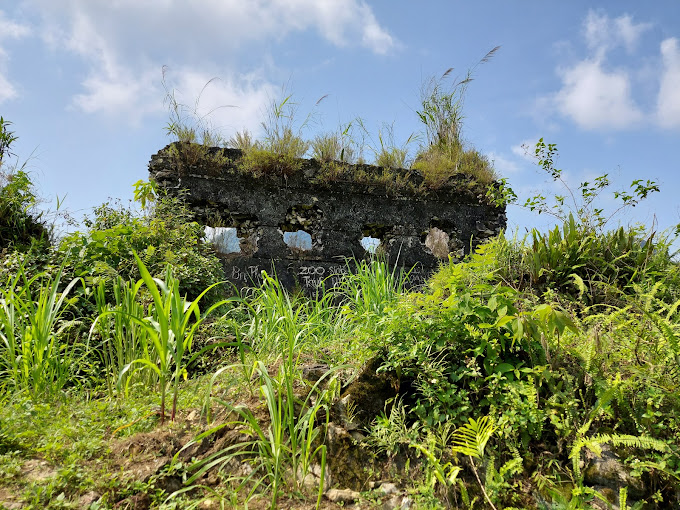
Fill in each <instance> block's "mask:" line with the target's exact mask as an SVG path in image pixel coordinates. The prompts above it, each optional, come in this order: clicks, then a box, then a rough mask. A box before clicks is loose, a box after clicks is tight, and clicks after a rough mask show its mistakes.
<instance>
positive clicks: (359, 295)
mask: <svg viewBox="0 0 680 510" xmlns="http://www.w3.org/2000/svg"><path fill="white" fill-rule="evenodd" d="M347 264H348V272H347V274H346V275H344V276H343V278H342V280H340V283H339V284H338V285H337V287H336V288H335V291H336V293H337V294H339V295H340V296H341V297H342V299H343V300H344V301H345V306H346V308H345V309H346V310H349V311H351V313H352V314H353V315H354V316H355V317H356V318H361V319H368V320H369V322H370V320H371V319H375V318H378V317H381V316H382V315H383V314H384V312H385V309H386V308H387V307H388V306H389V305H391V304H392V303H394V302H395V301H396V299H397V297H398V296H399V295H400V294H402V293H403V292H404V290H405V288H406V283H407V281H408V277H409V275H410V271H405V270H404V269H402V268H400V267H398V266H396V265H395V266H394V267H393V268H391V269H390V267H389V264H388V263H387V261H385V260H384V259H382V258H380V257H373V258H371V259H370V260H361V261H359V262H357V261H356V260H348V261H347Z"/></svg>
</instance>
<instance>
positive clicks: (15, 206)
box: [0, 117, 48, 251]
mask: <svg viewBox="0 0 680 510" xmlns="http://www.w3.org/2000/svg"><path fill="white" fill-rule="evenodd" d="M10 125H11V122H8V121H6V120H5V119H3V118H2V117H0V246H1V247H2V248H5V249H14V250H19V251H26V250H27V249H28V248H30V247H31V246H33V245H34V244H35V243H37V244H39V245H43V247H44V245H46V244H47V242H48V231H47V229H46V228H45V225H44V224H43V222H42V221H41V214H40V213H35V206H36V205H37V202H38V199H37V196H36V194H35V191H34V190H33V183H32V182H31V179H30V178H29V176H28V174H27V173H26V172H25V171H24V167H25V164H24V165H23V166H21V167H20V168H18V169H17V167H16V166H14V167H12V168H7V167H6V162H5V158H6V157H7V156H13V155H14V154H13V153H12V152H11V149H12V144H13V143H14V142H15V141H16V140H17V137H16V136H15V135H14V133H13V132H12V131H9V129H8V126H10Z"/></svg>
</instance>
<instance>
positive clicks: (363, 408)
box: [335, 358, 398, 430]
mask: <svg viewBox="0 0 680 510" xmlns="http://www.w3.org/2000/svg"><path fill="white" fill-rule="evenodd" d="M381 364H382V361H381V360H380V359H379V358H374V359H372V360H371V361H369V362H368V363H367V364H366V366H365V367H364V368H363V369H362V370H361V372H360V373H359V375H358V376H357V378H356V379H355V380H354V381H353V382H351V383H350V385H349V386H348V387H347V388H346V389H345V390H344V391H343V392H342V395H341V396H340V401H339V403H338V405H337V406H336V409H335V411H336V412H337V413H339V415H340V417H341V420H342V422H343V425H345V427H346V428H347V429H348V430H354V429H356V428H357V427H367V426H369V425H370V424H371V422H372V421H373V419H374V418H375V417H376V416H378V415H380V414H381V413H382V412H384V411H385V405H386V403H387V402H388V401H389V400H391V399H393V398H394V397H396V395H397V387H398V381H397V378H396V376H395V375H394V374H392V373H389V372H382V373H377V370H378V368H380V365H381ZM350 410H351V413H349V414H351V416H348V411H350Z"/></svg>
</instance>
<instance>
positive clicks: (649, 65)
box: [0, 0, 680, 232]
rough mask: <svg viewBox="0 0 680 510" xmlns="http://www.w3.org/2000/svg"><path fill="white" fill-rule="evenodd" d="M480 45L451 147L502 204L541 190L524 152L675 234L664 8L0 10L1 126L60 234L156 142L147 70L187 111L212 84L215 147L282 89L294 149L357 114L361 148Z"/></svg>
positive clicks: (672, 53) (13, 5)
mask: <svg viewBox="0 0 680 510" xmlns="http://www.w3.org/2000/svg"><path fill="white" fill-rule="evenodd" d="M497 45H500V46H501V49H500V50H499V51H498V53H497V54H496V55H495V57H494V58H493V60H492V61H491V62H489V63H487V64H485V65H482V66H479V67H478V68H477V69H476V71H475V80H474V81H473V82H472V83H471V84H470V86H469V89H468V93H467V96H466V101H465V110H464V114H465V121H464V128H463V129H464V137H465V139H466V140H467V142H468V143H469V144H470V145H471V146H474V147H475V148H477V149H478V150H479V151H481V152H482V153H484V154H486V155H488V156H489V157H490V159H492V160H493V161H494V163H495V168H496V170H497V171H498V173H499V174H500V175H501V176H504V177H507V178H508V180H509V182H510V184H511V186H512V187H513V188H514V189H515V191H516V192H517V193H518V195H519V196H520V199H521V200H522V199H524V198H526V197H528V196H530V195H531V194H533V193H535V192H536V191H540V190H545V191H547V192H551V191H555V190H556V189H557V188H555V187H554V186H553V185H552V184H551V183H549V182H546V179H545V177H544V176H543V175H541V174H540V173H539V171H538V169H537V167H536V165H535V163H534V162H533V161H532V160H531V159H530V158H527V157H526V155H525V154H524V151H523V150H522V149H521V146H522V144H530V145H533V144H534V143H535V141H536V140H537V139H538V138H539V137H543V138H544V139H545V140H546V142H551V143H556V144H557V145H558V148H559V150H560V158H559V160H558V161H557V166H558V167H560V168H562V169H564V171H565V176H566V177H567V179H568V180H569V182H571V183H572V185H574V186H577V185H578V183H579V182H582V181H584V180H592V178H593V177H594V176H596V175H599V174H600V173H603V172H607V173H609V176H610V179H611V180H612V181H613V183H614V187H615V188H622V187H627V186H628V185H629V184H630V182H631V181H632V180H633V179H645V180H646V179H652V180H656V181H658V182H659V184H660V186H661V190H662V191H661V193H658V194H655V195H653V196H651V197H650V198H649V199H648V201H647V202H646V203H645V204H644V205H641V206H639V207H638V208H636V209H635V210H633V211H632V212H631V213H630V214H628V215H627V216H623V217H621V221H623V222H629V221H636V222H641V223H644V224H647V225H652V224H655V225H656V227H657V228H658V229H664V228H668V227H670V226H673V225H675V224H677V223H679V222H680V201H679V200H678V195H679V193H680V176H679V172H678V170H679V168H678V166H679V165H678V156H677V150H678V146H679V142H680V5H678V2H677V1H676V0H659V1H654V2H640V1H637V0H635V1H625V0H616V1H609V2H599V3H594V2H583V1H577V0H576V1H569V2H564V1H560V2H558V1H544V2H538V1H535V2H528V1H526V2H508V1H507V0H498V1H485V2H463V1H453V0H448V1H443V0H442V1H438V0H432V1H424V2H412V1H399V0H390V1H387V0H382V1H375V2H365V1H362V0H143V1H141V0H117V1H111V0H59V1H55V0H2V1H1V2H0V115H2V116H3V117H4V118H5V119H8V120H10V121H12V122H13V130H14V131H15V132H16V134H17V135H18V136H19V141H18V142H17V143H16V145H15V152H16V153H17V154H18V155H19V156H20V159H22V160H24V159H26V158H28V157H29V156H30V155H31V154H32V155H33V156H32V158H31V159H30V162H29V167H30V170H31V172H32V174H33V177H34V180H35V182H36V183H37V185H38V187H39V190H40V193H41V195H42V196H43V197H44V198H45V200H46V204H45V206H46V207H49V206H50V204H52V205H51V207H54V201H55V197H57V196H58V197H60V199H63V198H64V197H65V200H64V204H65V207H66V208H67V209H68V210H70V211H71V212H72V214H73V215H74V216H75V217H76V218H79V217H81V216H82V215H83V214H87V213H91V211H92V208H93V207H94V206H96V205H98V204H100V203H102V202H103V201H105V200H107V198H108V197H117V198H122V199H125V200H127V199H129V198H130V197H131V194H132V187H131V186H132V183H134V182H135V181H137V180H138V179H146V178H147V163H148V161H149V159H150V156H151V154H153V153H155V152H156V151H158V150H159V149H161V148H162V147H163V146H165V145H166V144H167V143H168V142H169V139H168V137H167V135H166V133H165V131H164V126H165V125H166V124H167V122H168V111H167V107H166V105H164V101H163V100H164V96H165V91H164V89H163V84H162V68H163V67H164V66H167V70H166V75H165V77H166V85H168V86H169V87H171V88H173V89H175V90H176V93H177V97H178V98H179V99H180V100H181V101H183V102H185V103H186V104H188V105H193V104H194V101H195V100H196V98H197V97H198V96H199V94H200V93H201V89H202V88H203V87H204V86H205V84H206V83H207V82H208V81H209V80H211V79H212V78H217V79H216V80H213V81H212V82H211V83H210V84H209V85H208V86H207V87H206V88H205V89H204V90H203V93H202V94H201V96H200V103H199V105H198V107H199V111H200V112H201V113H205V112H208V111H210V110H212V109H214V108H216V107H219V106H224V105H230V106H232V107H225V108H219V109H217V110H216V111H215V112H214V113H213V114H212V115H211V117H210V119H211V122H212V124H213V126H215V127H216V128H219V129H221V130H222V132H223V133H224V135H225V137H226V138H229V137H230V136H231V135H232V134H233V133H234V132H235V131H236V130H240V129H243V128H248V129H250V130H251V131H253V132H254V133H255V134H258V133H260V132H261V131H260V122H261V121H262V120H263V116H264V112H265V108H266V106H267V103H268V101H270V100H271V99H276V98H277V97H281V96H280V93H281V89H282V87H283V86H285V87H287V90H288V91H289V92H292V93H293V94H294V96H293V97H294V100H295V101H296V102H297V103H298V113H299V117H298V118H299V119H300V120H301V121H302V120H303V119H304V118H305V117H306V116H307V114H309V113H312V114H313V115H312V119H313V120H312V122H310V123H309V124H308V126H307V128H306V130H305V131H303V133H304V134H305V135H306V136H308V137H309V138H312V137H313V136H314V135H315V134H316V133H318V132H322V131H333V130H337V129H338V126H339V125H341V124H343V123H346V122H349V121H351V120H352V119H355V118H357V117H360V118H361V119H363V122H364V124H365V125H366V126H367V128H368V129H369V131H371V132H372V136H373V141H374V142H375V141H376V140H377V133H378V130H379V129H380V127H381V126H382V125H383V124H384V123H387V124H393V126H394V134H395V137H396V141H397V142H398V143H403V142H404V141H405V140H406V139H407V138H408V137H409V136H410V135H411V134H412V133H417V132H419V131H421V130H422V126H421V125H419V122H418V119H417V116H416V114H415V111H416V110H417V109H418V106H419V97H420V89H421V85H422V83H423V82H424V80H427V79H428V78H429V77H430V76H436V75H441V73H443V72H444V71H446V70H447V69H448V68H450V67H454V69H455V70H454V73H453V74H454V75H458V76H464V75H465V73H466V71H467V69H468V68H470V67H471V66H474V64H475V63H477V62H478V61H479V60H480V58H482V57H483V56H484V55H485V54H486V52H487V51H489V50H490V49H492V48H493V47H495V46H497ZM324 95H328V96H327V98H326V99H325V100H324V101H323V102H322V103H320V104H319V105H318V106H315V103H316V101H317V99H319V98H320V97H321V96H324ZM368 141H369V143H370V140H368ZM412 149H413V150H414V151H415V150H416V149H417V143H416V144H414V145H412ZM369 159H370V154H369ZM604 205H605V207H609V208H610V209H611V208H612V207H614V203H613V202H611V201H610V200H604ZM508 216H509V223H510V228H511V229H513V228H519V229H520V232H523V231H524V229H525V228H528V227H532V226H539V227H541V228H544V227H546V226H549V225H550V224H551V223H552V220H551V219H550V218H549V217H545V216H540V217H539V216H537V215H535V214H533V213H529V212H527V211H526V210H523V209H521V208H519V207H516V206H515V207H511V208H510V209H509V210H508Z"/></svg>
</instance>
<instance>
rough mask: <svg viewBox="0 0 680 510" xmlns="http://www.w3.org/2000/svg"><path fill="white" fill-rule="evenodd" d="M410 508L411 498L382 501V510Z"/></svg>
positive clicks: (402, 497) (397, 497) (392, 498)
mask: <svg viewBox="0 0 680 510" xmlns="http://www.w3.org/2000/svg"><path fill="white" fill-rule="evenodd" d="M410 508H411V498H409V497H408V496H393V497H391V498H390V499H388V500H386V501H383V504H382V507H381V509H382V510H408V509H410Z"/></svg>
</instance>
